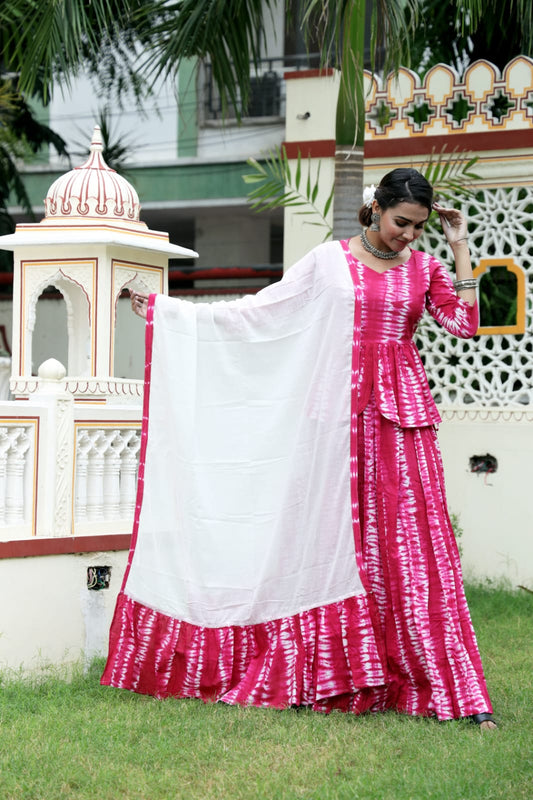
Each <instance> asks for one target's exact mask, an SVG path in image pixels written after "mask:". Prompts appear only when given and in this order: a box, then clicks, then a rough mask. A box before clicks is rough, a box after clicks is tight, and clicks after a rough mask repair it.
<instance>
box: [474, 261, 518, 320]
mask: <svg viewBox="0 0 533 800" xmlns="http://www.w3.org/2000/svg"><path fill="white" fill-rule="evenodd" d="M474 276H475V277H476V278H478V279H479V310H480V321H479V328H478V331H477V332H478V334H480V335H482V334H495V333H512V334H520V333H525V330H526V275H525V272H524V270H523V269H522V267H520V266H519V265H518V264H516V263H515V262H514V260H513V259H512V258H482V259H481V260H480V262H479V264H478V266H477V267H476V268H475V270H474Z"/></svg>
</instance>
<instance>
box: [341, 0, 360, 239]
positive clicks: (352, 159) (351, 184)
mask: <svg viewBox="0 0 533 800" xmlns="http://www.w3.org/2000/svg"><path fill="white" fill-rule="evenodd" d="M365 5H366V2H365V0H354V2H353V4H352V6H351V9H350V11H349V12H348V16H347V19H346V20H345V25H344V34H343V43H342V60H341V84H340V88H339V99H338V103H337V121H336V133H335V137H336V142H337V146H336V151H335V200H334V203H333V237H334V238H335V239H345V238H348V237H349V236H353V235H354V233H357V231H358V230H359V229H360V226H359V223H358V220H357V215H358V211H359V208H360V206H361V203H362V197H363V146H364V130H365V127H364V125H365V103H364V91H363V69H364V46H365Z"/></svg>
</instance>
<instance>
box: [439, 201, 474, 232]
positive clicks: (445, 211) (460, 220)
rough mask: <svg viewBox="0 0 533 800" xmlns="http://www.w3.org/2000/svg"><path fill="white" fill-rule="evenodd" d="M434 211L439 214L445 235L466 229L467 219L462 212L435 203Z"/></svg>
mask: <svg viewBox="0 0 533 800" xmlns="http://www.w3.org/2000/svg"><path fill="white" fill-rule="evenodd" d="M433 209H434V210H435V211H436V212H437V214H438V215H439V217H440V221H441V222H442V227H443V230H444V233H446V235H447V231H449V232H451V231H452V230H453V231H454V232H459V231H462V230H463V228H465V229H466V219H465V217H464V215H463V214H462V212H461V211H459V210H458V209H456V208H444V206H441V205H440V203H433Z"/></svg>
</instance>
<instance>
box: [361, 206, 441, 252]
mask: <svg viewBox="0 0 533 800" xmlns="http://www.w3.org/2000/svg"><path fill="white" fill-rule="evenodd" d="M374 206H375V208H373V209H372V210H373V211H377V212H378V214H380V215H381V220H380V223H379V228H380V229H379V232H376V234H377V236H378V237H379V238H380V239H381V243H382V245H384V247H382V248H380V249H388V250H395V251H397V252H398V253H399V252H400V251H401V250H403V249H404V247H406V246H408V245H410V244H411V243H412V242H414V241H415V240H416V239H418V237H419V236H420V234H421V233H422V231H423V230H424V225H425V223H426V222H427V220H428V217H429V212H428V210H427V208H426V207H425V206H422V205H420V203H407V202H402V203H398V204H397V205H395V206H392V207H390V208H388V209H387V210H386V211H381V209H380V208H379V206H378V204H377V203H376V201H374Z"/></svg>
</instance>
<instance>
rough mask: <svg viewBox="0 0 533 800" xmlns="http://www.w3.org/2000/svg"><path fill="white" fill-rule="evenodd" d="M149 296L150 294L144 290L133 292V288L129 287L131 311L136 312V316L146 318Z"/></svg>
mask: <svg viewBox="0 0 533 800" xmlns="http://www.w3.org/2000/svg"><path fill="white" fill-rule="evenodd" d="M149 296H150V295H148V294H146V293H145V292H135V291H133V289H130V301H131V308H132V311H133V312H134V313H135V314H137V316H138V317H142V318H143V319H146V312H147V310H148V298H149Z"/></svg>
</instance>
